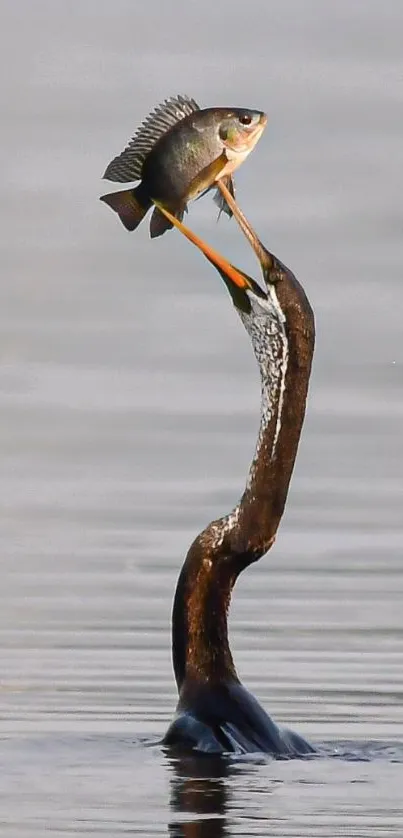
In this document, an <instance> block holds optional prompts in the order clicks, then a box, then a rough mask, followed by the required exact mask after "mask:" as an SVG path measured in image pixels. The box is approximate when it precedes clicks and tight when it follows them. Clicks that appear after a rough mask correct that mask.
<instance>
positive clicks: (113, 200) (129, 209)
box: [100, 184, 152, 230]
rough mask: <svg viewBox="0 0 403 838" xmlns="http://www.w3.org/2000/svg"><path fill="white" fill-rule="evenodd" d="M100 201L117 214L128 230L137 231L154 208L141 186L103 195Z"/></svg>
mask: <svg viewBox="0 0 403 838" xmlns="http://www.w3.org/2000/svg"><path fill="white" fill-rule="evenodd" d="M100 200H101V201H103V202H104V204H108V206H109V207H111V209H113V210H115V212H117V214H118V216H119V218H120V220H121V222H122V224H123V225H124V226H125V227H126V230H135V229H136V227H138V225H139V224H140V221H142V220H143V218H144V216H145V215H146V213H147V212H148V210H149V209H150V207H151V206H152V201H150V199H149V198H148V197H146V196H145V195H144V194H143V190H142V188H141V184H140V185H139V186H137V187H136V189H124V190H123V191H121V192H111V193H109V194H108V195H102V196H101V198H100Z"/></svg>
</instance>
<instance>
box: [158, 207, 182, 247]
mask: <svg viewBox="0 0 403 838" xmlns="http://www.w3.org/2000/svg"><path fill="white" fill-rule="evenodd" d="M184 212H185V210H184V209H182V210H177V211H176V212H175V213H174V215H175V216H176V218H178V219H179V221H182V218H183V216H184ZM172 227H173V224H172V222H171V221H169V219H168V218H167V217H166V216H165V215H164V214H163V213H162V212H160V210H159V209H158V207H155V209H154V212H153V214H152V216H151V221H150V236H151V238H152V239H156V238H157V236H162V234H163V233H165V231H166V230H170V229H171V228H172Z"/></svg>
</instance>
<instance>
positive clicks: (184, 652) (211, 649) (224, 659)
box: [172, 527, 236, 690]
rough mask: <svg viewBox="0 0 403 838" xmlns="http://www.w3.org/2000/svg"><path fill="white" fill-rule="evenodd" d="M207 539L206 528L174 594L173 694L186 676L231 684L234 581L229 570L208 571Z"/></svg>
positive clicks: (193, 546)
mask: <svg viewBox="0 0 403 838" xmlns="http://www.w3.org/2000/svg"><path fill="white" fill-rule="evenodd" d="M208 533H209V528H208V527H207V529H206V530H205V531H204V533H202V534H201V535H200V536H198V538H197V539H196V540H195V542H194V543H193V545H192V547H191V548H190V550H189V553H188V555H187V558H186V561H185V563H184V565H183V568H182V571H181V574H180V576H179V579H178V584H177V588H176V593H175V599H174V606H173V613H172V655H173V665H174V671H175V678H176V682H177V685H178V690H180V687H181V685H182V683H183V681H184V680H185V676H186V678H187V680H188V681H193V680H194V681H198V682H200V681H203V682H207V681H209V682H215V683H218V682H220V681H223V680H224V681H228V680H231V679H234V678H236V671H235V667H234V663H233V660H232V655H231V651H230V648H229V643H228V626H227V613H228V608H229V603H230V599H231V591H232V587H233V584H234V581H235V579H234V578H233V577H232V573H231V572H230V568H228V569H227V568H225V567H224V568H221V569H219V568H218V565H217V564H215V565H214V566H213V565H212V563H211V559H210V558H209V555H210V551H211V542H210V539H209V535H208ZM227 571H228V572H227Z"/></svg>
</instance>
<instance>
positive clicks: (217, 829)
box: [169, 754, 231, 838]
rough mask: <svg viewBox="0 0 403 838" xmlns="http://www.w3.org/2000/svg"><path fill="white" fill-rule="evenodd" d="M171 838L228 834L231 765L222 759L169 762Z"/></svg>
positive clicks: (185, 758) (184, 758)
mask: <svg viewBox="0 0 403 838" xmlns="http://www.w3.org/2000/svg"><path fill="white" fill-rule="evenodd" d="M170 765H171V771H172V776H171V809H172V815H173V816H172V820H171V821H170V823H169V835H171V836H172V838H183V836H186V838H221V836H224V835H228V824H227V819H226V812H227V808H228V799H229V794H228V786H227V784H226V782H225V780H226V778H227V777H228V776H229V774H230V773H231V765H230V763H229V762H228V761H227V760H225V759H223V758H222V757H216V756H215V757H214V756H213V757H211V756H203V757H201V756H200V754H199V755H198V756H196V757H195V756H191V755H183V756H179V757H175V758H174V759H171V760H170Z"/></svg>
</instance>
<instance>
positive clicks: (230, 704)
mask: <svg viewBox="0 0 403 838" xmlns="http://www.w3.org/2000/svg"><path fill="white" fill-rule="evenodd" d="M222 190H223V193H224V195H225V197H226V199H227V200H228V201H229V203H230V205H231V203H232V209H233V212H234V215H235V217H236V218H237V220H238V223H239V224H240V226H241V228H242V230H243V232H244V233H245V234H246V236H247V237H248V239H249V241H250V243H251V244H252V247H253V248H254V250H255V252H256V254H257V255H258V257H259V259H260V262H261V267H262V272H263V279H264V286H265V287H264V289H262V288H260V286H259V285H258V284H257V283H256V282H255V281H254V280H253V279H251V278H250V277H248V276H247V275H246V274H244V273H243V272H242V271H239V270H238V269H237V268H234V267H233V266H232V265H231V264H230V263H229V262H227V261H226V260H225V259H224V258H223V257H221V256H220V255H219V254H218V253H216V252H215V251H214V250H213V249H212V248H210V247H209V246H208V245H206V244H205V243H204V242H203V241H202V240H201V239H198V237H196V236H195V235H194V234H193V233H192V232H191V231H190V230H188V229H187V228H185V227H184V225H183V224H181V223H180V222H178V221H177V220H176V219H173V217H172V216H170V220H171V221H172V223H174V224H175V226H177V227H178V228H179V229H180V230H181V232H182V233H184V234H185V235H186V236H187V237H188V238H189V239H190V240H191V241H192V242H193V243H194V244H196V245H197V246H198V247H199V249H201V250H202V252H203V253H204V254H205V255H206V256H207V258H208V260H209V261H210V262H211V263H212V264H213V265H214V266H215V267H216V268H217V269H218V271H219V273H220V275H221V277H222V278H223V279H224V281H225V284H226V285H227V288H228V290H229V292H230V294H231V297H232V299H233V302H234V305H235V308H236V310H237V312H238V314H239V316H240V318H241V321H242V323H243V325H244V327H245V328H246V330H247V332H248V334H249V337H250V339H251V342H252V346H253V350H254V353H255V356H256V360H257V363H258V366H259V370H260V375H261V394H262V395H261V423H260V429H259V435H258V440H257V446H256V452H255V456H254V458H253V461H252V464H251V467H250V471H249V474H248V478H247V483H246V488H245V491H244V493H243V495H242V498H241V500H240V501H239V503H238V504H237V506H236V507H235V508H234V509H233V510H232V512H230V513H229V514H228V515H226V516H224V517H223V518H220V519H218V520H216V521H213V522H212V523H210V524H209V525H208V526H207V527H206V529H205V530H203V532H202V533H201V534H200V535H199V536H198V537H197V538H196V539H195V541H194V542H193V544H192V546H191V547H190V550H189V552H188V555H187V557H186V560H185V562H184V565H183V567H182V571H181V573H180V576H179V580H178V585H177V589H176V594H175V600H174V607H173V617H172V645H173V664H174V670H175V677H176V682H177V686H178V692H179V701H178V706H177V713H176V716H175V718H174V720H173V722H172V724H171V726H170V727H169V729H168V731H167V733H166V736H165V740H164V741H165V744H166V745H167V746H169V747H178V748H180V749H184V750H195V751H201V752H214V753H226V752H232V753H234V752H235V753H250V752H264V753H268V754H272V755H273V756H277V757H283V758H289V757H296V756H303V755H307V754H312V753H315V750H314V748H312V747H311V745H309V743H308V742H306V741H305V740H304V739H303V738H302V737H301V736H299V735H298V734H296V733H293V732H291V731H289V730H284V729H282V728H280V727H278V726H277V725H276V724H275V723H274V722H273V721H272V719H271V718H270V717H269V716H268V714H267V713H266V712H265V710H264V709H263V708H262V707H261V706H260V704H259V703H258V701H257V700H256V699H255V698H254V697H253V696H252V695H251V694H250V693H249V692H248V691H247V690H246V689H245V688H244V687H243V686H242V684H241V683H240V681H239V678H238V676H237V673H236V669H235V666H234V662H233V659H232V655H231V651H230V648H229V643H228V630H227V612H228V608H229V604H230V599H231V592H232V589H233V586H234V584H235V582H236V579H237V578H238V576H239V574H240V573H241V571H242V570H244V569H245V568H246V567H247V566H248V565H250V564H252V563H253V562H255V561H257V560H258V559H260V558H261V556H263V555H264V554H265V553H266V552H267V550H269V548H270V547H271V546H272V544H273V542H274V540H275V537H276V532H277V529H278V526H279V523H280V520H281V517H282V514H283V511H284V507H285V503H286V498H287V492H288V486H289V482H290V479H291V475H292V471H293V467H294V461H295V457H296V453H297V448H298V443H299V438H300V433H301V428H302V424H303V420H304V414H305V404H306V397H307V391H308V383H309V377H310V370H311V362H312V356H313V350H314V339H315V327H314V317H313V313H312V309H311V307H310V305H309V302H308V300H307V297H306V295H305V293H304V290H303V288H302V287H301V285H300V284H299V283H298V281H297V280H296V278H295V276H294V275H293V273H292V272H291V271H290V270H289V269H288V268H286V267H285V265H283V264H282V263H281V262H280V261H279V260H278V259H277V258H276V257H275V256H274V255H273V254H271V253H269V252H268V251H267V250H266V248H264V246H263V245H262V244H261V242H260V241H259V239H258V238H257V236H256V235H255V233H254V232H253V230H252V228H251V227H250V225H249V224H248V222H247V221H246V219H245V217H244V216H243V214H242V213H241V211H240V210H239V209H238V207H237V205H236V204H235V202H234V201H232V199H231V196H230V195H229V194H228V190H226V189H225V186H224V187H222Z"/></svg>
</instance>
